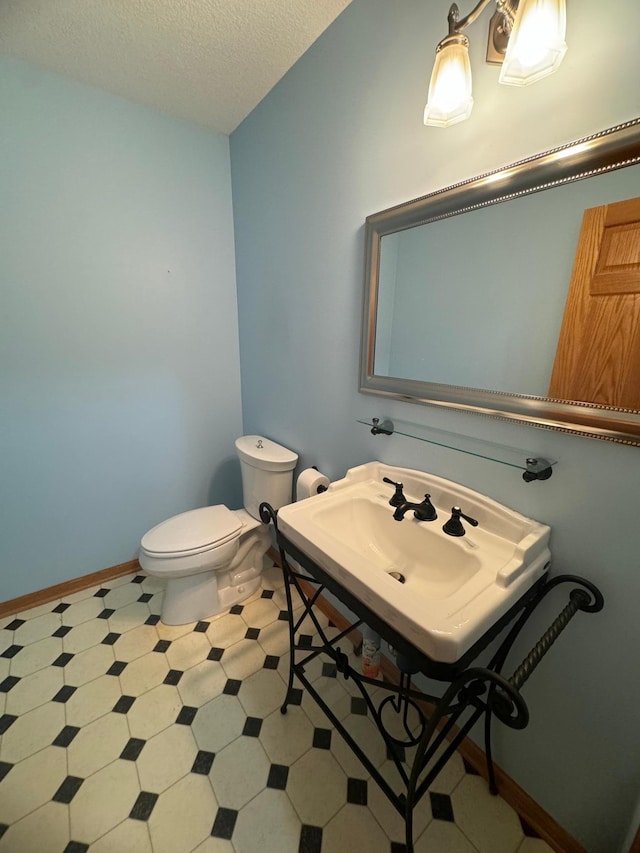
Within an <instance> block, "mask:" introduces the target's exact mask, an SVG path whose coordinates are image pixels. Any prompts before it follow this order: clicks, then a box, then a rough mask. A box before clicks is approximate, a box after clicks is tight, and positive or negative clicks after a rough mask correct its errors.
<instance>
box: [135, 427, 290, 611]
mask: <svg viewBox="0 0 640 853" xmlns="http://www.w3.org/2000/svg"><path fill="white" fill-rule="evenodd" d="M236 450H237V453H238V456H239V457H240V470H241V473H242V489H243V496H244V505H245V508H244V509H238V510H230V509H228V508H227V507H226V506H224V505H223V504H218V505H216V506H207V507H201V508H200V509H193V510H189V511H188V512H183V513H180V514H179V515H175V516H173V517H172V518H170V519H168V520H167V521H163V522H162V523H161V524H158V525H156V527H153V528H152V529H151V530H149V531H148V532H147V533H145V535H144V536H143V537H142V541H141V543H140V554H139V561H140V565H141V566H142V568H143V569H144V570H145V571H146V572H147V573H148V574H149V575H152V576H154V577H158V578H164V579H165V580H166V588H165V593H164V600H163V604H162V613H161V616H160V618H161V620H162V622H164V623H165V624H166V625H184V624H187V623H189V622H197V621H199V620H200V619H206V618H209V617H211V616H215V615H217V614H218V613H222V612H224V611H225V610H228V609H229V608H230V607H232V606H233V605H234V604H237V603H238V602H240V601H243V600H244V599H245V598H248V597H249V596H250V595H252V594H253V593H254V592H255V591H256V589H258V587H259V586H260V575H261V572H262V560H263V557H264V554H265V552H266V551H267V549H268V547H269V543H270V541H271V538H270V534H269V529H268V527H267V526H266V525H264V524H262V522H261V521H260V517H259V506H260V503H262V501H267V502H268V503H270V504H271V506H273V507H274V509H278V508H279V507H281V506H284V505H285V504H286V503H290V502H291V491H292V486H293V469H294V467H295V464H296V462H297V459H298V456H297V454H295V453H293V452H292V451H290V450H287V449H286V448H284V447H281V446H280V445H279V444H276V443H275V442H272V441H270V440H269V439H267V438H263V437H262V436H257V435H252V436H242V437H241V438H239V439H237V440H236Z"/></svg>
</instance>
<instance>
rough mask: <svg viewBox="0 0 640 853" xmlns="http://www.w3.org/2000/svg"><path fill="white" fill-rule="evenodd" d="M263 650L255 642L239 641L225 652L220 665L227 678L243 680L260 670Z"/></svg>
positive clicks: (263, 655)
mask: <svg viewBox="0 0 640 853" xmlns="http://www.w3.org/2000/svg"><path fill="white" fill-rule="evenodd" d="M264 659H265V653H264V649H263V648H262V646H261V645H260V644H259V643H256V641H255V640H240V642H239V643H234V644H233V646H229V648H228V649H226V650H225V653H224V655H223V656H222V660H221V661H220V663H221V664H222V668H223V669H224V671H225V672H226V674H227V677H228V678H236V679H244V678H248V677H249V676H250V675H253V674H254V672H258V670H260V669H262V667H263V664H264Z"/></svg>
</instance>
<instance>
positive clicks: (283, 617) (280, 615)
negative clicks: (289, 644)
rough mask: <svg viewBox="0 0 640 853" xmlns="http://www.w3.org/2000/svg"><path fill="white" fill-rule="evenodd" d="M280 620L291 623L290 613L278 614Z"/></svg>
mask: <svg viewBox="0 0 640 853" xmlns="http://www.w3.org/2000/svg"><path fill="white" fill-rule="evenodd" d="M278 619H279V620H280V622H288V621H289V611H288V610H281V611H280V613H278Z"/></svg>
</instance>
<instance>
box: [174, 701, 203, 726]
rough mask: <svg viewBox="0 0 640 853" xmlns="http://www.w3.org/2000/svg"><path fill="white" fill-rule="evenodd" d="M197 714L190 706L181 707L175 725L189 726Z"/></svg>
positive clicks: (196, 710)
mask: <svg viewBox="0 0 640 853" xmlns="http://www.w3.org/2000/svg"><path fill="white" fill-rule="evenodd" d="M197 713H198V709H197V708H192V707H191V705H183V706H182V708H181V709H180V713H179V714H178V716H177V717H176V723H179V724H180V725H181V726H190V725H191V723H192V722H193V721H194V720H195V718H196V714H197Z"/></svg>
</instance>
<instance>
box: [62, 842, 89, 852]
mask: <svg viewBox="0 0 640 853" xmlns="http://www.w3.org/2000/svg"><path fill="white" fill-rule="evenodd" d="M88 849H89V845H88V844H83V843H82V842H81V841H70V842H69V843H68V844H67V846H66V847H65V848H64V850H63V851H62V853H87V850H88Z"/></svg>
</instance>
